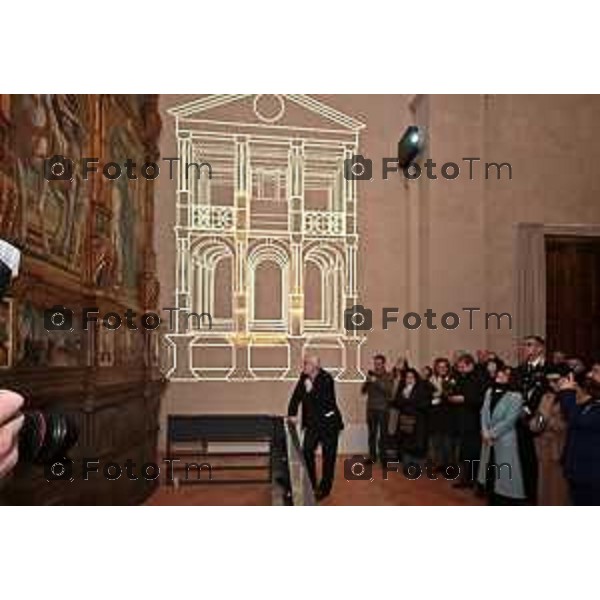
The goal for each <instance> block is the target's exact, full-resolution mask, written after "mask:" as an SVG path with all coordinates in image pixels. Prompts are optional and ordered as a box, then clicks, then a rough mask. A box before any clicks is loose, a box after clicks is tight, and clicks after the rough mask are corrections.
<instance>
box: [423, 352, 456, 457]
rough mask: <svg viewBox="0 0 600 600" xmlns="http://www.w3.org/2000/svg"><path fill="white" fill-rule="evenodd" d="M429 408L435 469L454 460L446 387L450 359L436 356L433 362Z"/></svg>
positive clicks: (432, 455)
mask: <svg viewBox="0 0 600 600" xmlns="http://www.w3.org/2000/svg"><path fill="white" fill-rule="evenodd" d="M429 381H430V383H431V385H432V397H431V410H430V413H429V416H430V418H429V439H430V444H431V460H432V462H433V464H434V465H435V467H436V468H437V469H443V468H444V467H445V466H446V465H449V464H450V463H454V462H456V456H452V454H451V447H452V445H451V440H450V413H449V410H448V388H449V381H450V361H449V360H448V359H447V358H436V359H435V361H434V363H433V375H432V376H431V378H430V380H429Z"/></svg>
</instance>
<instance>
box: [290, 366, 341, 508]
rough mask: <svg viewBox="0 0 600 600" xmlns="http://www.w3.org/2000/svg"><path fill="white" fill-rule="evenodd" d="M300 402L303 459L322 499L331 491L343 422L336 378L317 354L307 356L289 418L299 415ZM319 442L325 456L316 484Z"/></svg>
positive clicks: (319, 498)
mask: <svg viewBox="0 0 600 600" xmlns="http://www.w3.org/2000/svg"><path fill="white" fill-rule="evenodd" d="M300 405H302V429H303V430H304V441H303V450H304V460H305V461H306V467H307V469H308V475H309V477H310V480H311V482H312V485H313V489H314V490H315V495H316V497H317V499H318V500H321V499H323V498H325V497H326V496H328V495H329V494H330V492H331V487H332V485H333V477H334V474H335V460H336V456H337V445H338V437H339V433H340V431H341V430H342V429H343V428H344V423H343V420H342V414H341V413H340V410H339V408H338V406H337V402H336V398H335V384H334V381H333V377H332V376H331V375H330V374H329V373H328V372H327V371H325V370H324V369H322V368H321V365H320V362H319V359H318V358H317V357H316V356H308V357H305V359H304V368H303V370H302V373H301V374H300V379H299V380H298V383H297V384H296V387H295V388H294V392H293V394H292V397H291V399H290V403H289V406H288V416H289V417H290V418H292V419H294V420H295V419H296V418H297V415H298V409H299V407H300ZM319 444H320V445H321V451H322V455H323V470H322V478H321V481H320V483H319V484H318V485H317V475H316V465H315V451H316V450H317V447H318V446H319Z"/></svg>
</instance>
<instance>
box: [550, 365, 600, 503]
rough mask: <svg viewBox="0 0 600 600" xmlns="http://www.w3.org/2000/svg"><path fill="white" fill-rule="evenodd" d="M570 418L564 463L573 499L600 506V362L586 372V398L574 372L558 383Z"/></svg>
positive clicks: (574, 501) (561, 401) (575, 501)
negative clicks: (580, 389)
mask: <svg viewBox="0 0 600 600" xmlns="http://www.w3.org/2000/svg"><path fill="white" fill-rule="evenodd" d="M558 387H559V390H560V392H559V398H560V403H561V406H562V409H563V411H564V414H565V416H566V420H567V439H566V444H565V450H564V457H563V464H564V472H565V476H566V478H567V480H568V482H569V488H570V492H571V501H572V503H573V504H574V505H576V506H600V361H597V362H595V363H594V364H593V365H592V368H591V370H590V371H589V373H588V374H587V381H586V384H585V390H586V392H587V394H585V395H584V396H583V397H582V395H581V394H578V393H577V391H578V385H577V381H576V379H575V376H574V374H573V373H571V374H569V376H568V377H566V378H563V379H561V380H560V381H559V383H558Z"/></svg>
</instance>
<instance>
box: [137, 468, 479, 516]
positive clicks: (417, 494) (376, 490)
mask: <svg viewBox="0 0 600 600" xmlns="http://www.w3.org/2000/svg"><path fill="white" fill-rule="evenodd" d="M343 462H344V459H343V458H339V459H338V469H337V473H336V479H335V484H334V488H333V491H332V493H331V496H330V497H329V498H327V499H326V500H325V501H324V502H322V505H323V506H395V505H405V506H406V505H408V506H414V505H430V506H447V505H450V506H465V505H481V504H483V501H482V500H480V499H479V498H476V497H475V495H474V494H473V493H472V492H470V491H462V490H455V489H453V488H452V484H451V482H449V481H446V480H444V479H443V478H442V477H441V476H439V478H438V479H437V480H435V481H433V480H430V479H428V478H427V476H426V474H425V473H424V474H423V475H422V476H421V478H420V479H418V480H409V479H407V478H406V477H405V476H404V475H403V474H402V473H401V472H400V473H395V472H389V473H388V479H387V480H385V479H384V477H383V473H382V469H381V467H379V466H375V467H374V468H373V473H372V477H373V480H372V481H366V480H365V481H347V480H346V479H345V477H344V464H343ZM270 503H271V488H270V486H269V485H260V484H247V485H239V484H225V485H216V484H214V485H213V484H208V485H189V486H182V487H179V488H178V489H173V488H169V487H166V486H163V487H161V488H159V489H158V490H157V492H156V493H155V494H153V496H152V497H151V498H149V499H148V501H147V503H146V504H149V505H162V506H184V505H199V506H229V505H231V506H249V505H250V506H256V505H259V506H265V505H269V504H270Z"/></svg>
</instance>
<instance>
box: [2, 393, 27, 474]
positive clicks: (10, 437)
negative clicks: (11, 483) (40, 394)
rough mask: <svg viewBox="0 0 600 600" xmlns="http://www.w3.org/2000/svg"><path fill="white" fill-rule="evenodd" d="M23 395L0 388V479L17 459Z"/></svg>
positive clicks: (7, 472)
mask: <svg viewBox="0 0 600 600" xmlns="http://www.w3.org/2000/svg"><path fill="white" fill-rule="evenodd" d="M22 406H23V396H21V395H20V394H17V393H15V392H11V391H9V390H0V479H2V478H4V477H6V476H7V475H8V474H9V473H10V472H11V471H12V469H13V468H14V467H15V465H16V464H17V461H18V460H19V440H18V435H19V431H20V429H21V427H22V426H23V418H24V417H23V415H20V411H21V407H22Z"/></svg>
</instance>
